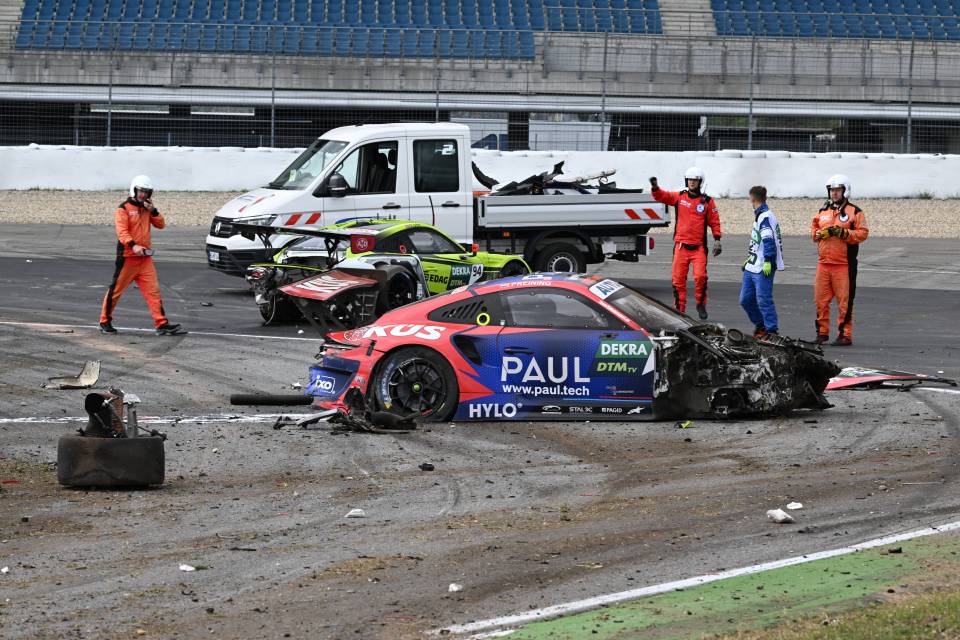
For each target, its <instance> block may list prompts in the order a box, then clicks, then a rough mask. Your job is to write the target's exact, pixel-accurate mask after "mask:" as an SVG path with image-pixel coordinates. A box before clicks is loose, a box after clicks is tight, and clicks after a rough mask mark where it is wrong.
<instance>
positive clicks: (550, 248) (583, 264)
mask: <svg viewBox="0 0 960 640" xmlns="http://www.w3.org/2000/svg"><path fill="white" fill-rule="evenodd" d="M534 268H535V269H536V270H537V271H552V272H557V273H584V272H585V271H586V270H587V261H586V260H584V258H583V254H582V253H581V252H580V250H579V249H577V248H576V247H575V246H573V245H572V244H568V243H566V242H554V243H553V244H548V245H547V246H546V247H544V248H543V249H541V250H540V251H538V252H537V257H536V260H534Z"/></svg>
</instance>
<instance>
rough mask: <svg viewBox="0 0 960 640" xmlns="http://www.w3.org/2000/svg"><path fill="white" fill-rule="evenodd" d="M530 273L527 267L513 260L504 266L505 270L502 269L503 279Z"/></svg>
mask: <svg viewBox="0 0 960 640" xmlns="http://www.w3.org/2000/svg"><path fill="white" fill-rule="evenodd" d="M528 273H530V269H528V268H527V265H525V264H523V263H522V262H520V261H519V260H511V261H510V262H508V263H507V264H505V265H503V269H500V277H501V278H509V277H511V276H524V275H527V274H528Z"/></svg>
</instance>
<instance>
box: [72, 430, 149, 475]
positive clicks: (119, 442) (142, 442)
mask: <svg viewBox="0 0 960 640" xmlns="http://www.w3.org/2000/svg"><path fill="white" fill-rule="evenodd" d="M163 474H164V452H163V438H160V437H155V436H149V437H142V438H93V437H83V436H63V437H62V438H60V440H59V442H58V443H57V481H58V482H59V483H60V484H62V485H64V486H67V487H147V486H150V485H158V484H163Z"/></svg>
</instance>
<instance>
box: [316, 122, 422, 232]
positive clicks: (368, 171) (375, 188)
mask: <svg viewBox="0 0 960 640" xmlns="http://www.w3.org/2000/svg"><path fill="white" fill-rule="evenodd" d="M401 142H402V140H401V139H391V140H378V141H376V142H369V143H367V144H364V145H361V146H359V147H357V148H356V149H354V150H353V151H352V152H350V153H349V154H347V157H346V158H344V159H343V161H342V162H341V163H340V164H339V165H338V166H337V167H336V169H334V171H336V172H337V173H339V174H340V175H342V176H343V178H344V180H346V181H347V187H348V190H347V195H346V196H344V197H343V198H325V201H326V202H325V204H327V206H330V205H334V206H336V205H337V201H338V200H339V201H341V203H342V204H343V205H348V206H344V210H346V209H347V208H348V207H349V209H350V214H349V216H343V217H341V218H339V219H337V220H335V222H343V221H344V220H345V219H352V218H406V217H407V216H408V204H409V199H408V196H407V194H406V192H405V191H404V187H405V185H406V174H405V172H404V170H403V164H402V163H401V161H400V160H401V154H400V147H401ZM398 185H400V189H399V190H398ZM326 218H327V219H329V218H330V216H329V215H328V216H326Z"/></svg>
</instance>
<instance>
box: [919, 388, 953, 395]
mask: <svg viewBox="0 0 960 640" xmlns="http://www.w3.org/2000/svg"><path fill="white" fill-rule="evenodd" d="M916 388H917V389H920V390H922V391H936V392H937V393H957V394H960V389H940V388H938V387H916Z"/></svg>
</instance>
